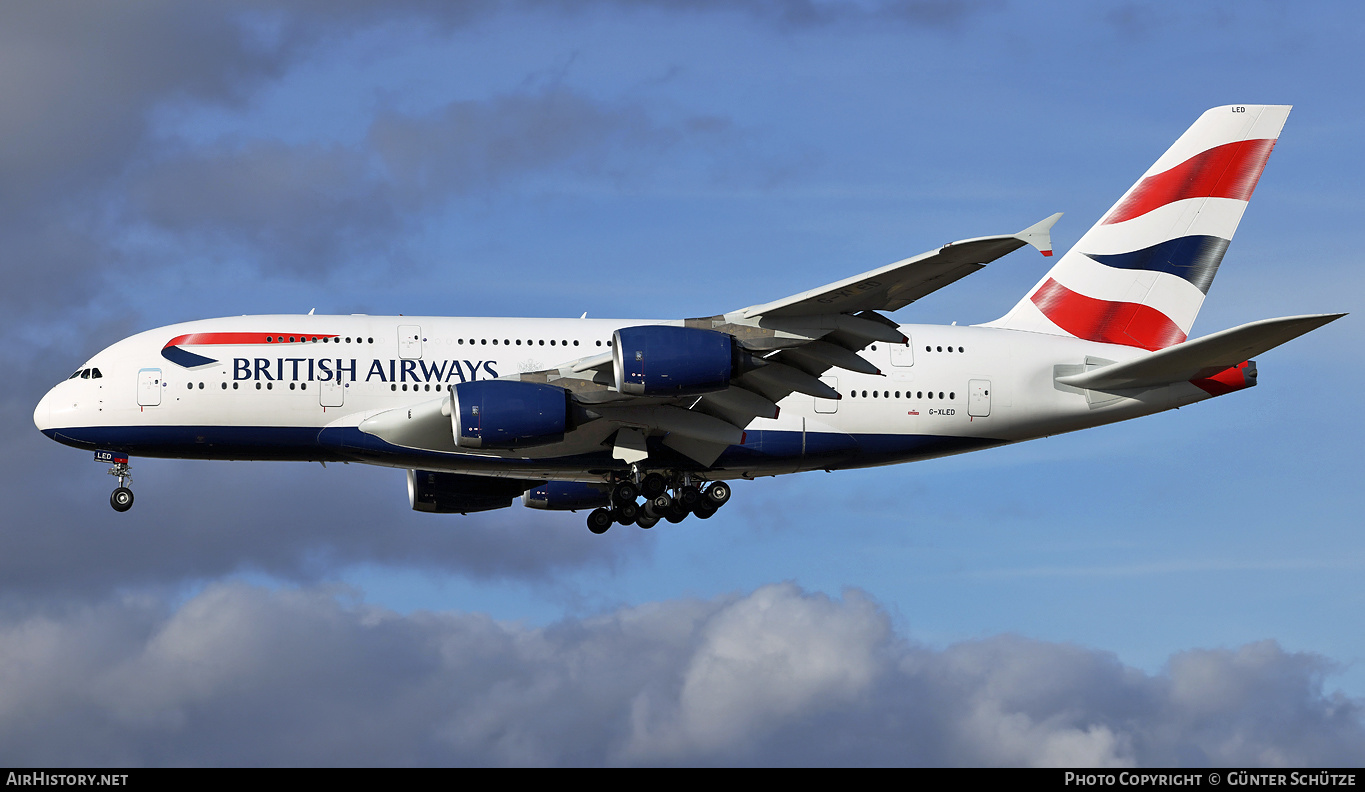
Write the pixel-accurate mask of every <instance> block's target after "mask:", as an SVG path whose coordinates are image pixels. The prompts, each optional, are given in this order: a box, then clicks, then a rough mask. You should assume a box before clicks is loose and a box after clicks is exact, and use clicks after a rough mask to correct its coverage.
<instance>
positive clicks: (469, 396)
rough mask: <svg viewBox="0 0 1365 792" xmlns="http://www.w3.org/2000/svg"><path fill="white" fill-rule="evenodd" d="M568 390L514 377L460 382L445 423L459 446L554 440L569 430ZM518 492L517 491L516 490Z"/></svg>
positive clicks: (516, 444)
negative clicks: (449, 424) (522, 380)
mask: <svg viewBox="0 0 1365 792" xmlns="http://www.w3.org/2000/svg"><path fill="white" fill-rule="evenodd" d="M571 406H572V403H571V402H570V400H569V392H568V391H566V390H564V389H563V388H556V387H555V386H553V385H543V384H540V383H536V382H518V381H517V380H478V381H475V382H462V383H460V384H459V385H456V386H455V391H454V392H453V393H452V394H451V410H450V422H451V425H452V429H453V431H454V435H455V445H457V446H460V447H461V448H529V447H531V446H538V445H545V444H547V443H557V442H559V441H560V440H563V439H564V432H565V431H567V430H568V429H569V415H570V409H571ZM518 494H520V493H518Z"/></svg>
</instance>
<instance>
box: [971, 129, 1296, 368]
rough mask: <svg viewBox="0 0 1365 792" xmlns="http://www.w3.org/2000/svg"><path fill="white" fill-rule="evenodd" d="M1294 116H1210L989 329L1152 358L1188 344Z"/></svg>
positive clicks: (1186, 136)
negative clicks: (1120, 348) (1127, 349)
mask: <svg viewBox="0 0 1365 792" xmlns="http://www.w3.org/2000/svg"><path fill="white" fill-rule="evenodd" d="M1289 109H1290V108H1289V105H1229V106H1226V107H1215V108H1213V109H1212V110H1209V111H1208V112H1206V113H1204V114H1203V115H1202V116H1200V117H1199V120H1198V121H1195V122H1194V126H1192V127H1190V128H1189V129H1188V130H1187V131H1186V132H1185V134H1183V135H1181V136H1180V139H1179V140H1177V141H1176V142H1175V144H1174V145H1172V146H1171V147H1170V149H1169V150H1167V151H1166V153H1165V154H1163V155H1162V156H1161V158H1160V159H1158V160H1157V161H1156V164H1154V165H1152V167H1151V168H1149V169H1148V170H1147V172H1146V173H1144V174H1143V175H1142V178H1141V179H1138V182H1137V184H1134V185H1133V186H1132V187H1131V188H1129V190H1128V192H1126V193H1124V195H1123V197H1122V198H1120V199H1119V201H1118V203H1116V204H1114V207H1113V208H1112V209H1110V210H1109V211H1108V212H1107V213H1106V214H1105V215H1104V217H1103V219H1101V220H1100V221H1099V222H1098V223H1096V224H1095V226H1094V227H1092V228H1091V229H1090V230H1089V231H1087V232H1086V234H1085V236H1083V237H1081V239H1080V241H1078V242H1077V243H1076V246H1075V247H1073V248H1072V249H1071V250H1069V251H1067V253H1066V255H1064V256H1062V258H1061V259H1060V260H1058V262H1057V264H1056V265H1055V266H1054V267H1053V268H1052V270H1051V271H1050V272H1048V274H1047V275H1046V276H1045V277H1044V278H1043V279H1042V281H1041V282H1039V283H1038V285H1037V286H1035V287H1034V288H1033V289H1032V290H1030V291H1029V293H1028V296H1026V297H1025V298H1024V299H1022V300H1020V301H1019V304H1018V305H1016V306H1014V308H1013V309H1012V310H1011V311H1010V312H1009V313H1008V314H1006V315H1005V316H1003V317H1002V318H1000V319H998V320H996V321H994V322H991V323H990V324H989V325H987V326H988V327H1006V328H1011V329H1015V330H1028V331H1032V332H1037V333H1050V334H1052V335H1066V336H1074V337H1076V338H1084V339H1087V340H1089V341H1101V342H1104V343H1109V344H1123V345H1125V346H1134V347H1141V348H1143V349H1148V350H1157V349H1163V348H1165V347H1168V346H1171V345H1173V344H1179V343H1181V342H1182V341H1184V340H1185V339H1186V338H1187V337H1188V336H1189V333H1190V328H1191V327H1192V326H1193V325H1194V319H1195V317H1196V316H1197V315H1198V314H1199V308H1200V306H1201V305H1203V304H1204V297H1205V295H1207V294H1208V291H1209V284H1210V283H1212V282H1213V276H1214V274H1215V273H1216V272H1217V271H1218V264H1219V263H1220V262H1221V261H1222V260H1223V253H1224V252H1225V251H1227V248H1228V243H1229V242H1231V241H1232V235H1233V232H1235V231H1236V230H1237V224H1238V223H1239V222H1240V221H1241V219H1242V213H1243V212H1244V211H1245V210H1246V206H1247V200H1248V199H1250V198H1251V193H1252V191H1253V190H1255V189H1256V182H1257V181H1258V180H1259V179H1260V178H1261V171H1262V170H1263V169H1264V168H1265V163H1266V159H1267V158H1269V157H1270V151H1271V149H1273V148H1274V147H1275V141H1276V140H1277V139H1278V138H1279V136H1280V130H1281V129H1282V128H1283V127H1284V122H1285V119H1286V118H1288V116H1289Z"/></svg>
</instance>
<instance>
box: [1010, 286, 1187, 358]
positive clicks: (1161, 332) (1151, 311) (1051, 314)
mask: <svg viewBox="0 0 1365 792" xmlns="http://www.w3.org/2000/svg"><path fill="white" fill-rule="evenodd" d="M1029 299H1031V300H1033V304H1034V305H1036V306H1038V310H1040V311H1042V312H1043V315H1044V316H1046V317H1047V318H1048V319H1049V320H1051V321H1052V323H1053V324H1055V325H1057V326H1058V327H1060V328H1062V329H1063V330H1065V331H1066V332H1068V333H1070V334H1071V335H1073V336H1076V337H1077V338H1084V339H1085V340H1087V341H1100V342H1102V343H1105V344H1122V345H1124V346H1135V347H1141V348H1143V349H1147V350H1157V349H1165V348H1166V347H1168V346H1171V345H1172V344H1179V343H1180V342H1182V341H1184V340H1185V333H1184V332H1183V331H1182V330H1181V329H1180V328H1179V327H1178V326H1176V323H1175V322H1172V321H1171V320H1170V318H1169V317H1168V316H1166V314H1164V313H1162V312H1160V311H1158V310H1157V309H1155V308H1149V307H1148V306H1146V305H1142V304H1141V303H1130V302H1110V301H1109V300H1097V299H1095V298H1094V297H1087V296H1085V295H1084V294H1079V293H1077V292H1074V291H1072V290H1070V289H1068V288H1067V287H1065V286H1063V285H1062V284H1060V283H1058V282H1057V281H1055V280H1053V279H1052V278H1048V279H1047V282H1045V283H1044V284H1043V285H1042V286H1039V287H1038V290H1037V291H1035V292H1034V293H1033V295H1032V296H1031V297H1030V298H1029Z"/></svg>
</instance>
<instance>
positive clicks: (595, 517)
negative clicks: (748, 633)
mask: <svg viewBox="0 0 1365 792" xmlns="http://www.w3.org/2000/svg"><path fill="white" fill-rule="evenodd" d="M114 508H118V507H117V506H115V507H114ZM615 522H616V520H615V518H613V517H612V516H611V512H610V511H608V510H606V509H593V510H592V513H591V514H589V515H588V530H589V531H592V532H593V533H595V534H604V533H606V532H607V529H608V528H610V527H611V526H612V525H613V524H615Z"/></svg>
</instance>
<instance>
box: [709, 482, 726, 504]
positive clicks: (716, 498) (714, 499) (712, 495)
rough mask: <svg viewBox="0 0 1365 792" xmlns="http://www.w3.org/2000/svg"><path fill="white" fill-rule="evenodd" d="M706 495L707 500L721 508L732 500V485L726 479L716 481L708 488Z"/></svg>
mask: <svg viewBox="0 0 1365 792" xmlns="http://www.w3.org/2000/svg"><path fill="white" fill-rule="evenodd" d="M705 495H706V500H707V502H708V503H710V504H711V505H712V506H715V507H716V508H717V509H719V508H720V507H721V506H724V505H725V502H726V501H728V500H730V485H729V484H726V483H725V482H724V481H714V482H712V483H711V486H709V487H707V488H706V492H705Z"/></svg>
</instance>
